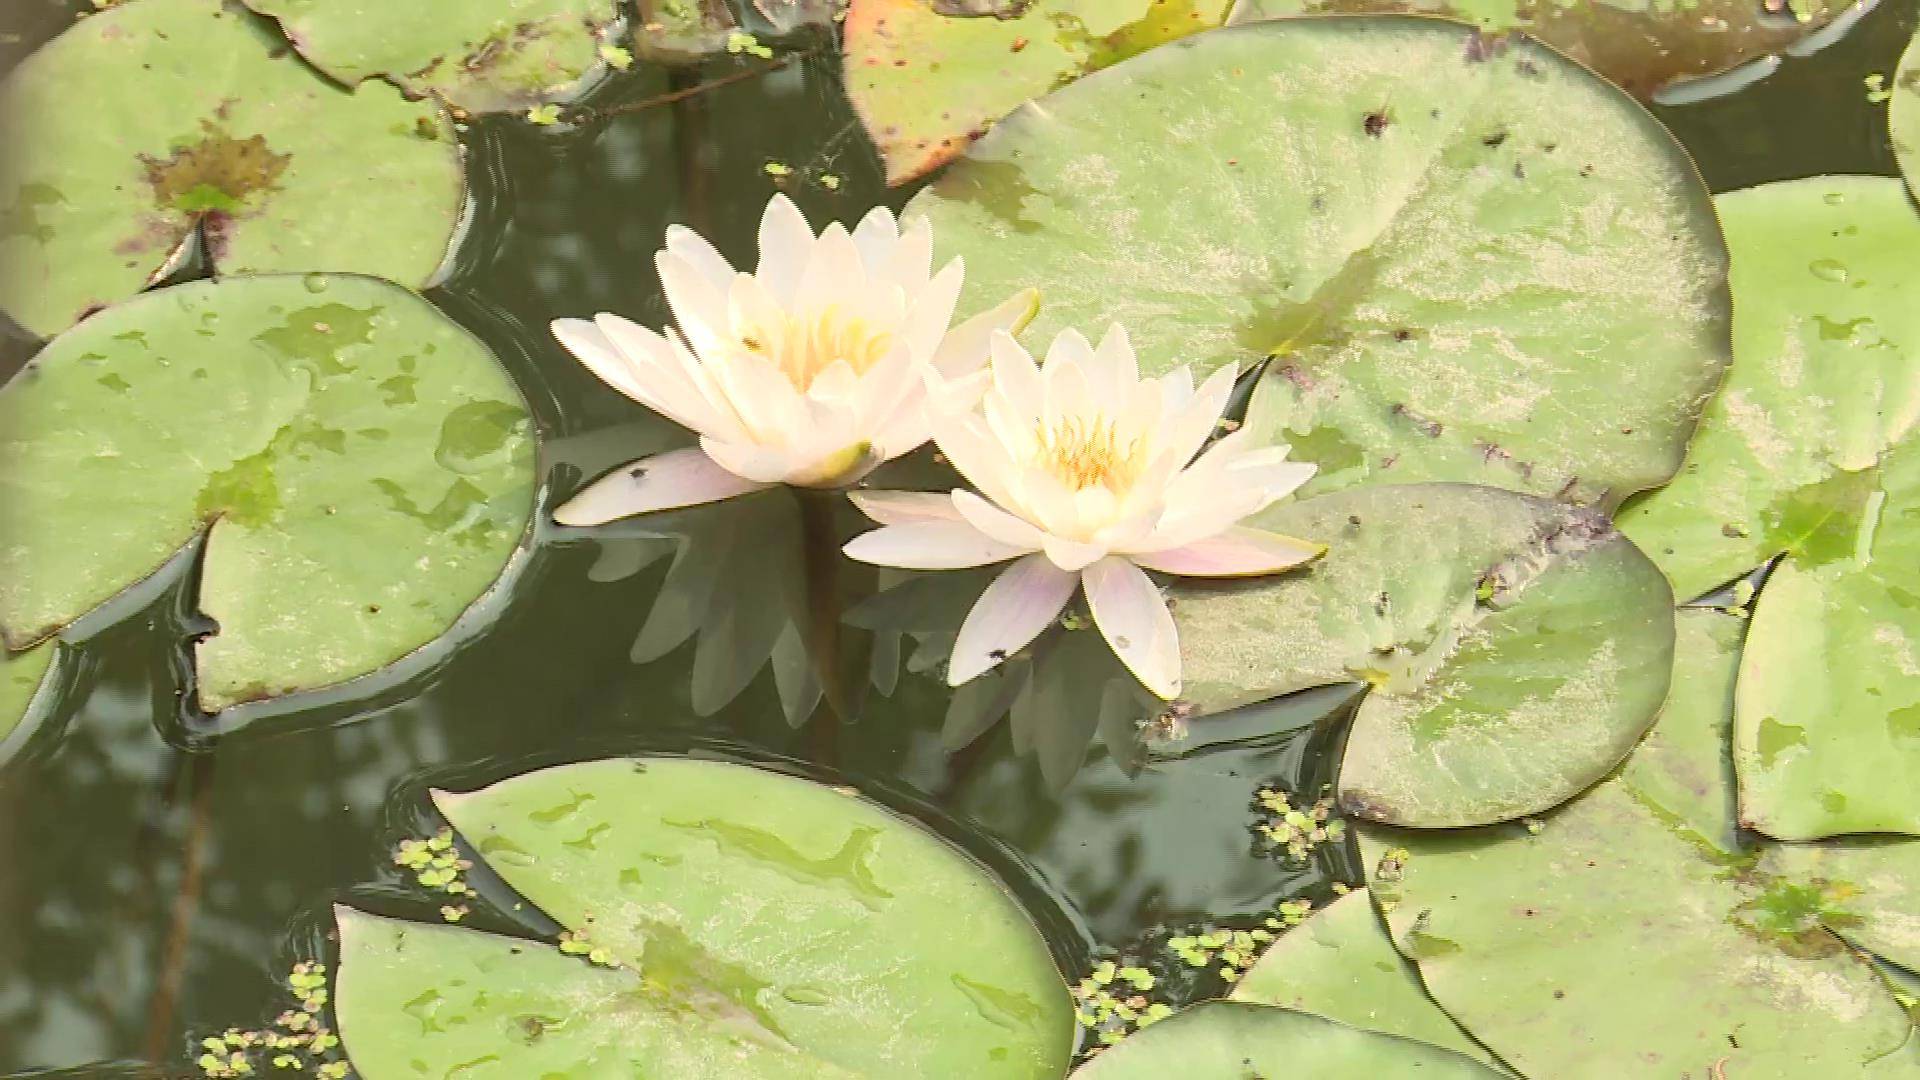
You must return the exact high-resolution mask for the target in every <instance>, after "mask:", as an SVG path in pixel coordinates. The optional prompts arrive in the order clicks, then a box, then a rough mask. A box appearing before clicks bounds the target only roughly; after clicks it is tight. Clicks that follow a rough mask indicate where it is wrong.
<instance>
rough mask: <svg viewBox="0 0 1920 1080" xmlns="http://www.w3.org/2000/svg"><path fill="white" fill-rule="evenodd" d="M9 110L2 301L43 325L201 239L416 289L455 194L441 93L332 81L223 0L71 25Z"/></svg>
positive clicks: (34, 63) (429, 270)
mask: <svg viewBox="0 0 1920 1080" xmlns="http://www.w3.org/2000/svg"><path fill="white" fill-rule="evenodd" d="M399 6H400V7H404V6H406V5H399ZM106 73H111V77H105V75H106ZM0 116H3V117H4V118H5V123H6V125H7V127H8V129H9V130H8V138H9V139H10V140H11V143H10V145H11V146H12V147H14V148H17V149H18V151H19V152H18V153H9V154H7V155H6V156H5V158H4V159H0V307H3V308H5V310H6V312H7V313H8V314H9V315H12V316H13V317H14V318H15V319H16V320H18V321H19V322H20V323H21V324H22V325H24V326H26V327H27V328H28V329H29V330H32V331H34V332H35V333H38V334H41V335H43V336H51V335H53V334H55V333H58V332H59V331H61V330H64V329H66V328H67V326H69V325H71V324H72V323H73V322H74V321H75V320H76V319H79V318H80V317H82V316H84V315H86V314H87V313H89V312H91V311H93V310H95V309H97V308H99V307H102V306H105V305H107V304H111V303H114V302H116V301H119V300H122V299H125V298H126V297H128V296H131V295H133V294H134V293H136V292H138V291H140V290H141V289H142V288H144V287H145V286H147V285H148V284H150V283H151V282H153V281H155V280H158V279H159V278H161V277H163V276H165V274H166V273H167V272H168V271H169V270H170V269H171V268H172V266H173V265H174V264H175V263H176V262H177V261H178V260H179V259H180V258H182V257H183V256H184V255H186V254H187V249H186V248H183V245H192V244H194V243H196V242H197V243H199V244H201V245H202V246H203V247H204V249H205V252H206V254H207V256H208V257H209V259H210V261H211V263H212V265H213V267H214V268H216V269H217V270H219V271H220V272H222V273H229V274H236V273H249V272H268V271H282V270H285V271H341V272H353V273H366V274H373V275H377V276H380V277H385V278H388V279H391V280H394V281H398V282H401V283H403V284H408V285H417V284H421V283H424V282H426V281H427V280H428V279H429V278H430V277H432V275H433V274H434V273H435V272H436V270H437V269H438V267H439V266H440V264H441V262H442V260H443V259H444V258H445V256H446V253H447V249H448V247H449V246H450V245H451V243H452V241H453V237H454V231H455V226H456V222H457V220H458V218H459V215H460V209H461V205H462V201H463V199H464V192H463V190H462V179H461V172H462V170H461V163H460V153H459V148H458V146H457V144H456V143H455V140H454V135H453V131H452V128H451V126H450V125H449V124H448V122H447V120H446V118H445V116H444V115H442V113H441V112H440V110H439V109H438V108H437V107H436V106H434V105H433V104H431V103H424V102H409V101H406V100H405V99H403V98H402V97H401V95H400V93H399V92H398V91H397V90H395V89H393V88H392V87H389V86H385V85H380V84H369V85H366V86H362V87H360V88H358V89H357V90H355V91H352V92H347V91H343V90H341V89H340V88H339V87H338V86H336V85H334V84H333V83H331V82H329V81H327V80H326V79H325V78H323V77H321V76H319V75H317V74H315V73H314V72H313V71H312V70H311V69H309V68H308V67H307V66H306V65H304V64H302V63H300V62H299V60H298V59H297V58H295V57H292V56H289V55H286V43H285V41H283V40H282V39H281V38H280V37H279V36H278V35H276V34H275V33H274V32H273V31H272V29H271V24H268V23H266V22H265V21H264V20H260V19H257V18H255V17H253V16H251V15H249V14H247V13H246V12H244V11H242V10H240V9H238V8H226V7H223V6H222V5H221V3H220V2H219V0H140V2H139V3H134V4H126V5H124V6H120V7H116V8H113V9H112V10H110V11H105V12H101V13H99V14H96V15H92V16H90V17H88V18H86V19H84V20H82V21H81V22H79V23H78V24H76V25H74V26H73V27H72V28H71V29H69V30H67V31H66V32H65V33H63V34H61V35H60V36H59V37H58V38H56V39H54V40H53V41H52V42H50V43H49V44H47V45H46V46H44V47H42V48H40V49H39V50H37V51H36V52H34V53H33V54H32V55H31V56H30V57H28V59H27V60H26V61H25V62H24V63H22V64H21V65H20V66H19V67H18V68H16V69H15V70H14V71H13V72H12V74H11V75H9V76H8V78H7V80H6V82H5V84H4V85H0Z"/></svg>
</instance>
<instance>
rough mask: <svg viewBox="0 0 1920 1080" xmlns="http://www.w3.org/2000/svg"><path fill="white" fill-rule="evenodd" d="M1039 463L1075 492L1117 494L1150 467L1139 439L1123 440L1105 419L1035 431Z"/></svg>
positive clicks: (1070, 422)
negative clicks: (1102, 490) (1092, 489)
mask: <svg viewBox="0 0 1920 1080" xmlns="http://www.w3.org/2000/svg"><path fill="white" fill-rule="evenodd" d="M1035 436H1036V439H1037V441H1038V443H1039V451H1038V453H1037V454H1036V455H1035V456H1036V459H1037V460H1038V462H1039V464H1041V465H1042V466H1044V467H1045V468H1046V469H1047V471H1049V472H1051V473H1053V475H1054V476H1056V477H1058V478H1059V479H1060V482H1061V483H1063V484H1065V485H1066V486H1067V487H1069V488H1071V489H1073V490H1074V491H1080V490H1083V489H1085V488H1090V487H1093V486H1095V485H1099V486H1101V487H1105V488H1106V489H1107V490H1108V491H1112V492H1114V493H1116V494H1118V493H1119V492H1122V491H1125V490H1126V489H1127V488H1128V487H1131V486H1132V484H1133V481H1134V479H1135V478H1136V477H1138V476H1139V475H1140V470H1141V468H1142V467H1144V465H1145V464H1146V461H1145V458H1146V453H1145V446H1144V444H1143V441H1142V440H1141V439H1139V438H1132V439H1126V440H1122V439H1121V437H1120V434H1119V432H1118V431H1116V430H1115V428H1114V423H1113V421H1111V420H1108V419H1105V418H1099V419H1094V420H1086V419H1082V418H1080V417H1067V418H1065V419H1062V420H1059V421H1056V422H1055V423H1054V425H1053V426H1052V427H1048V426H1047V425H1046V424H1045V423H1042V424H1041V425H1040V426H1039V427H1038V428H1036V429H1035Z"/></svg>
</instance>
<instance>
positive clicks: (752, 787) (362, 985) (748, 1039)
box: [338, 758, 1073, 1080]
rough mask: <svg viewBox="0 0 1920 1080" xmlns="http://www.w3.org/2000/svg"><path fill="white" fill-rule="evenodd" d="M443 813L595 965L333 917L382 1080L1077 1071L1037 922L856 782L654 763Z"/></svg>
mask: <svg viewBox="0 0 1920 1080" xmlns="http://www.w3.org/2000/svg"><path fill="white" fill-rule="evenodd" d="M435 799H436V802H437V803H438V805H439V806H440V808H441V810H442V811H443V812H444V813H445V814H446V815H447V817H448V818H449V819H450V820H451V821H452V822H453V823H454V826H455V828H457V829H458V830H459V831H460V833H461V835H462V836H464V837H465V838H466V839H467V841H468V842H469V843H471V844H472V845H473V847H474V848H475V849H476V850H477V851H478V852H479V853H480V855H481V857H482V858H484V859H486V860H487V861H488V863H489V865H491V866H492V868H493V869H494V870H495V871H497V872H498V873H499V874H500V875H501V876H502V877H503V878H504V879H505V880H506V882H507V884H509V885H511V886H512V887H513V888H515V889H516V890H518V891H519V892H520V894H521V895H522V896H525V897H526V898H527V899H528V900H529V901H531V902H532V903H533V904H534V905H535V906H537V907H538V908H540V910H542V911H544V912H546V913H547V914H548V915H550V916H552V917H553V918H554V919H555V920H556V921H558V922H559V923H560V924H561V925H562V926H564V927H566V928H567V930H568V932H569V935H570V938H571V940H572V941H574V942H579V943H583V944H584V945H586V946H588V947H590V953H589V955H588V956H585V957H573V958H569V957H566V956H564V955H563V954H562V953H561V951H560V950H557V949H555V948H553V947H551V946H548V945H545V944H542V943H538V942H530V941H518V940H514V939H508V938H499V937H495V936H493V935H488V934H478V933H472V932H469V931H464V930H456V929H451V928H446V927H440V926H430V925H416V924H409V923H400V922H395V921H392V920H386V919H378V918H375V917H373V916H369V915H364V914H361V913H359V912H356V911H352V910H350V909H340V911H339V912H338V917H339V921H340V926H341V951H342V962H341V972H340V982H339V1000H338V1011H339V1019H340V1027H341V1035H342V1038H343V1039H344V1040H345V1043H346V1049H347V1053H348V1055H349V1056H350V1057H351V1059H352V1060H353V1063H354V1066H355V1068H356V1069H358V1070H359V1072H360V1073H361V1075H363V1076H366V1077H368V1078H369V1080H381V1078H384V1077H388V1076H402V1077H404V1076H411V1075H415V1074H416V1072H417V1071H418V1069H417V1068H416V1066H415V1063H416V1062H417V1063H420V1064H421V1065H423V1066H424V1067H426V1068H427V1069H428V1070H429V1071H430V1072H431V1073H432V1074H433V1075H436V1076H437V1075H442V1074H444V1073H446V1072H448V1071H449V1070H459V1069H462V1068H463V1067H464V1069H465V1071H462V1072H461V1073H460V1075H462V1076H465V1077H469V1078H471V1080H485V1078H489V1077H497V1078H501V1080H509V1078H511V1080H522V1078H525V1077H529V1076H539V1075H544V1074H546V1073H547V1072H549V1071H565V1070H568V1069H587V1070H591V1069H594V1068H598V1069H600V1070H603V1071H604V1072H605V1073H606V1074H607V1075H621V1076H627V1075H648V1076H653V1075H659V1076H687V1077H693V1076H722V1075H724V1076H739V1077H767V1078H774V1077H791V1076H823V1077H871V1078H874V1080H880V1078H893V1077H905V1076H929V1077H931V1076H966V1077H979V1078H982V1080H987V1078H992V1077H1022V1078H1024V1077H1034V1078H1039V1077H1053V1076H1058V1075H1060V1074H1061V1073H1062V1072H1063V1071H1064V1070H1065V1068H1066V1064H1067V1060H1068V1057H1069V1055H1070V1053H1071V1051H1072V1042H1073V1020H1072V1015H1071V1004H1070V1001H1069V998H1068V995H1067V989H1066V985H1065V984H1064V983H1063V982H1062V981H1061V978H1060V975H1059V973H1058V970H1057V969H1056V968H1055V967H1054V964H1053V961H1052V958H1051V956H1050V955H1049V953H1048V951H1047V947H1046V943H1045V942H1044V941H1043V940H1042V939H1041V937H1040V935H1039V934H1038V933H1037V932H1036V930H1035V929H1034V927H1033V925H1032V924H1031V923H1030V922H1029V921H1028V919H1027V917H1026V915H1025V914H1024V913H1023V912H1022V911H1021V910H1020V909H1019V908H1018V907H1017V906H1016V905H1015V904H1014V902H1013V900H1012V898H1011V897H1010V896H1008V895H1007V893H1006V892H1005V890H1004V887H1003V886H1001V885H1000V883H999V882H998V881H996V880H995V879H994V878H993V877H992V876H991V875H990V874H989V873H988V872H987V871H986V870H985V869H983V868H982V867H980V866H979V865H978V864H977V863H974V862H973V861H972V860H970V859H969V858H967V857H966V856H965V855H964V854H962V853H960V852H959V851H958V850H957V849H955V848H953V847H951V846H949V845H948V844H947V843H946V842H945V841H944V840H942V839H940V838H939V837H937V836H935V835H933V834H931V833H929V832H926V831H925V830H923V829H921V828H919V827H917V826H915V825H913V824H912V823H910V822H908V821H906V820H905V819H902V818H900V817H897V816H895V815H894V814H892V813H890V812H889V811H887V810H885V809H883V808H881V807H879V806H877V805H875V804H873V803H871V802H869V801H867V800H865V799H863V798H861V797H860V796H858V795H857V794H856V793H854V792H852V791H850V790H847V789H839V788H829V787H827V786H825V785H822V784H815V783H810V782H807V781H804V780H799V779H796V778H793V777H789V776H783V775H780V774H778V773H773V772H769V771H766V770H762V769H754V768H749V767H746V766H741V765H734V764H727V763H722V762H716V761H701V760H692V759H673V758H645V759H632V760H605V761H593V762H585V763H581V764H577V765H565V766H560V767H557V768H551V769H544V770H540V771H537V772H532V773H527V774H524V775H522V776H518V777H515V778H513V779H510V780H506V781H503V782H501V783H498V784H495V785H493V786H492V787H488V788H484V789H482V790H479V791H475V792H471V793H466V794H450V793H446V792H437V793H436V794H435ZM580 947H581V945H580V944H576V945H574V948H576V949H578V948H580ZM569 965H571V966H569Z"/></svg>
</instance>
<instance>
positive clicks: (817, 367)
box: [740, 306, 893, 393]
mask: <svg viewBox="0 0 1920 1080" xmlns="http://www.w3.org/2000/svg"><path fill="white" fill-rule="evenodd" d="M740 344H741V346H742V347H744V348H745V349H746V350H747V351H748V352H751V353H757V354H758V355H760V356H764V357H766V358H767V359H768V360H771V361H772V362H773V365H774V366H775V367H777V368H779V369H780V371H781V373H782V374H784V375H786V377H787V380H788V381H789V382H791V383H793V386H794V389H796V390H799V391H800V392H801V393H806V392H807V390H809V389H810V388H812V386H813V381H814V380H815V379H817V378H819V377H820V374H821V372H824V371H826V370H827V369H828V368H830V367H832V366H833V365H835V364H837V363H840V362H841V361H845V362H846V364H847V366H848V367H850V368H852V369H853V373H854V374H855V375H865V374H866V373H867V372H868V371H869V370H871V369H872V368H873V366H874V365H875V364H878V363H879V362H880V360H881V358H883V357H885V356H886V355H887V353H888V351H890V350H891V349H892V348H893V335H892V334H891V333H888V332H887V331H885V330H882V329H880V328H878V327H876V326H874V325H873V324H872V323H869V322H867V321H866V320H865V319H862V318H859V317H858V316H853V315H848V314H846V313H845V312H843V311H841V310H840V309H839V308H838V307H835V306H830V307H827V308H826V309H824V310H822V311H819V312H815V313H812V314H809V315H802V316H794V315H787V316H785V317H784V318H783V319H782V320H781V321H780V322H779V323H778V324H776V325H774V326H758V327H753V328H751V329H749V330H748V332H747V333H744V334H742V335H741V336H740Z"/></svg>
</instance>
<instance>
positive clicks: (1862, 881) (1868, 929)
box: [1760, 837, 1920, 971]
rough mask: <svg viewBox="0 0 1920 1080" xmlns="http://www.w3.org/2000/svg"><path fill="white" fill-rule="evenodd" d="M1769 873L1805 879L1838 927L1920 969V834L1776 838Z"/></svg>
mask: <svg viewBox="0 0 1920 1080" xmlns="http://www.w3.org/2000/svg"><path fill="white" fill-rule="evenodd" d="M1760 869H1761V870H1763V871H1765V872H1766V873H1769V874H1773V875H1776V876H1778V877H1783V878H1787V879H1789V880H1792V881H1797V882H1801V883H1803V884H1804V885H1805V886H1806V887H1807V889H1808V891H1807V892H1806V893H1805V894H1803V895H1804V896H1805V897H1806V899H1807V902H1808V903H1810V904H1813V905H1817V907H1818V909H1819V912H1820V920H1821V922H1822V923H1823V924H1824V925H1825V926H1826V927H1827V929H1829V930H1832V931H1833V932H1834V933H1836V934H1838V935H1840V936H1841V937H1843V938H1845V939H1847V940H1848V941H1850V942H1852V943H1853V944H1854V945H1855V946H1857V947H1859V948H1862V949H1865V950H1866V951H1868V952H1870V953H1873V954H1874V955H1875V956H1878V957H1881V958H1883V959H1886V960H1891V961H1892V962H1894V963H1896V964H1899V965H1900V966H1902V967H1904V968H1906V969H1907V970H1909V971H1920V840H1905V839H1895V838H1893V837H1873V838H1864V837H1863V838H1858V839H1849V840H1832V841H1827V842H1824V843H1817V844H1771V845H1768V846H1767V848H1766V849H1765V850H1764V852H1763V853H1762V855H1761V858H1760Z"/></svg>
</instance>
